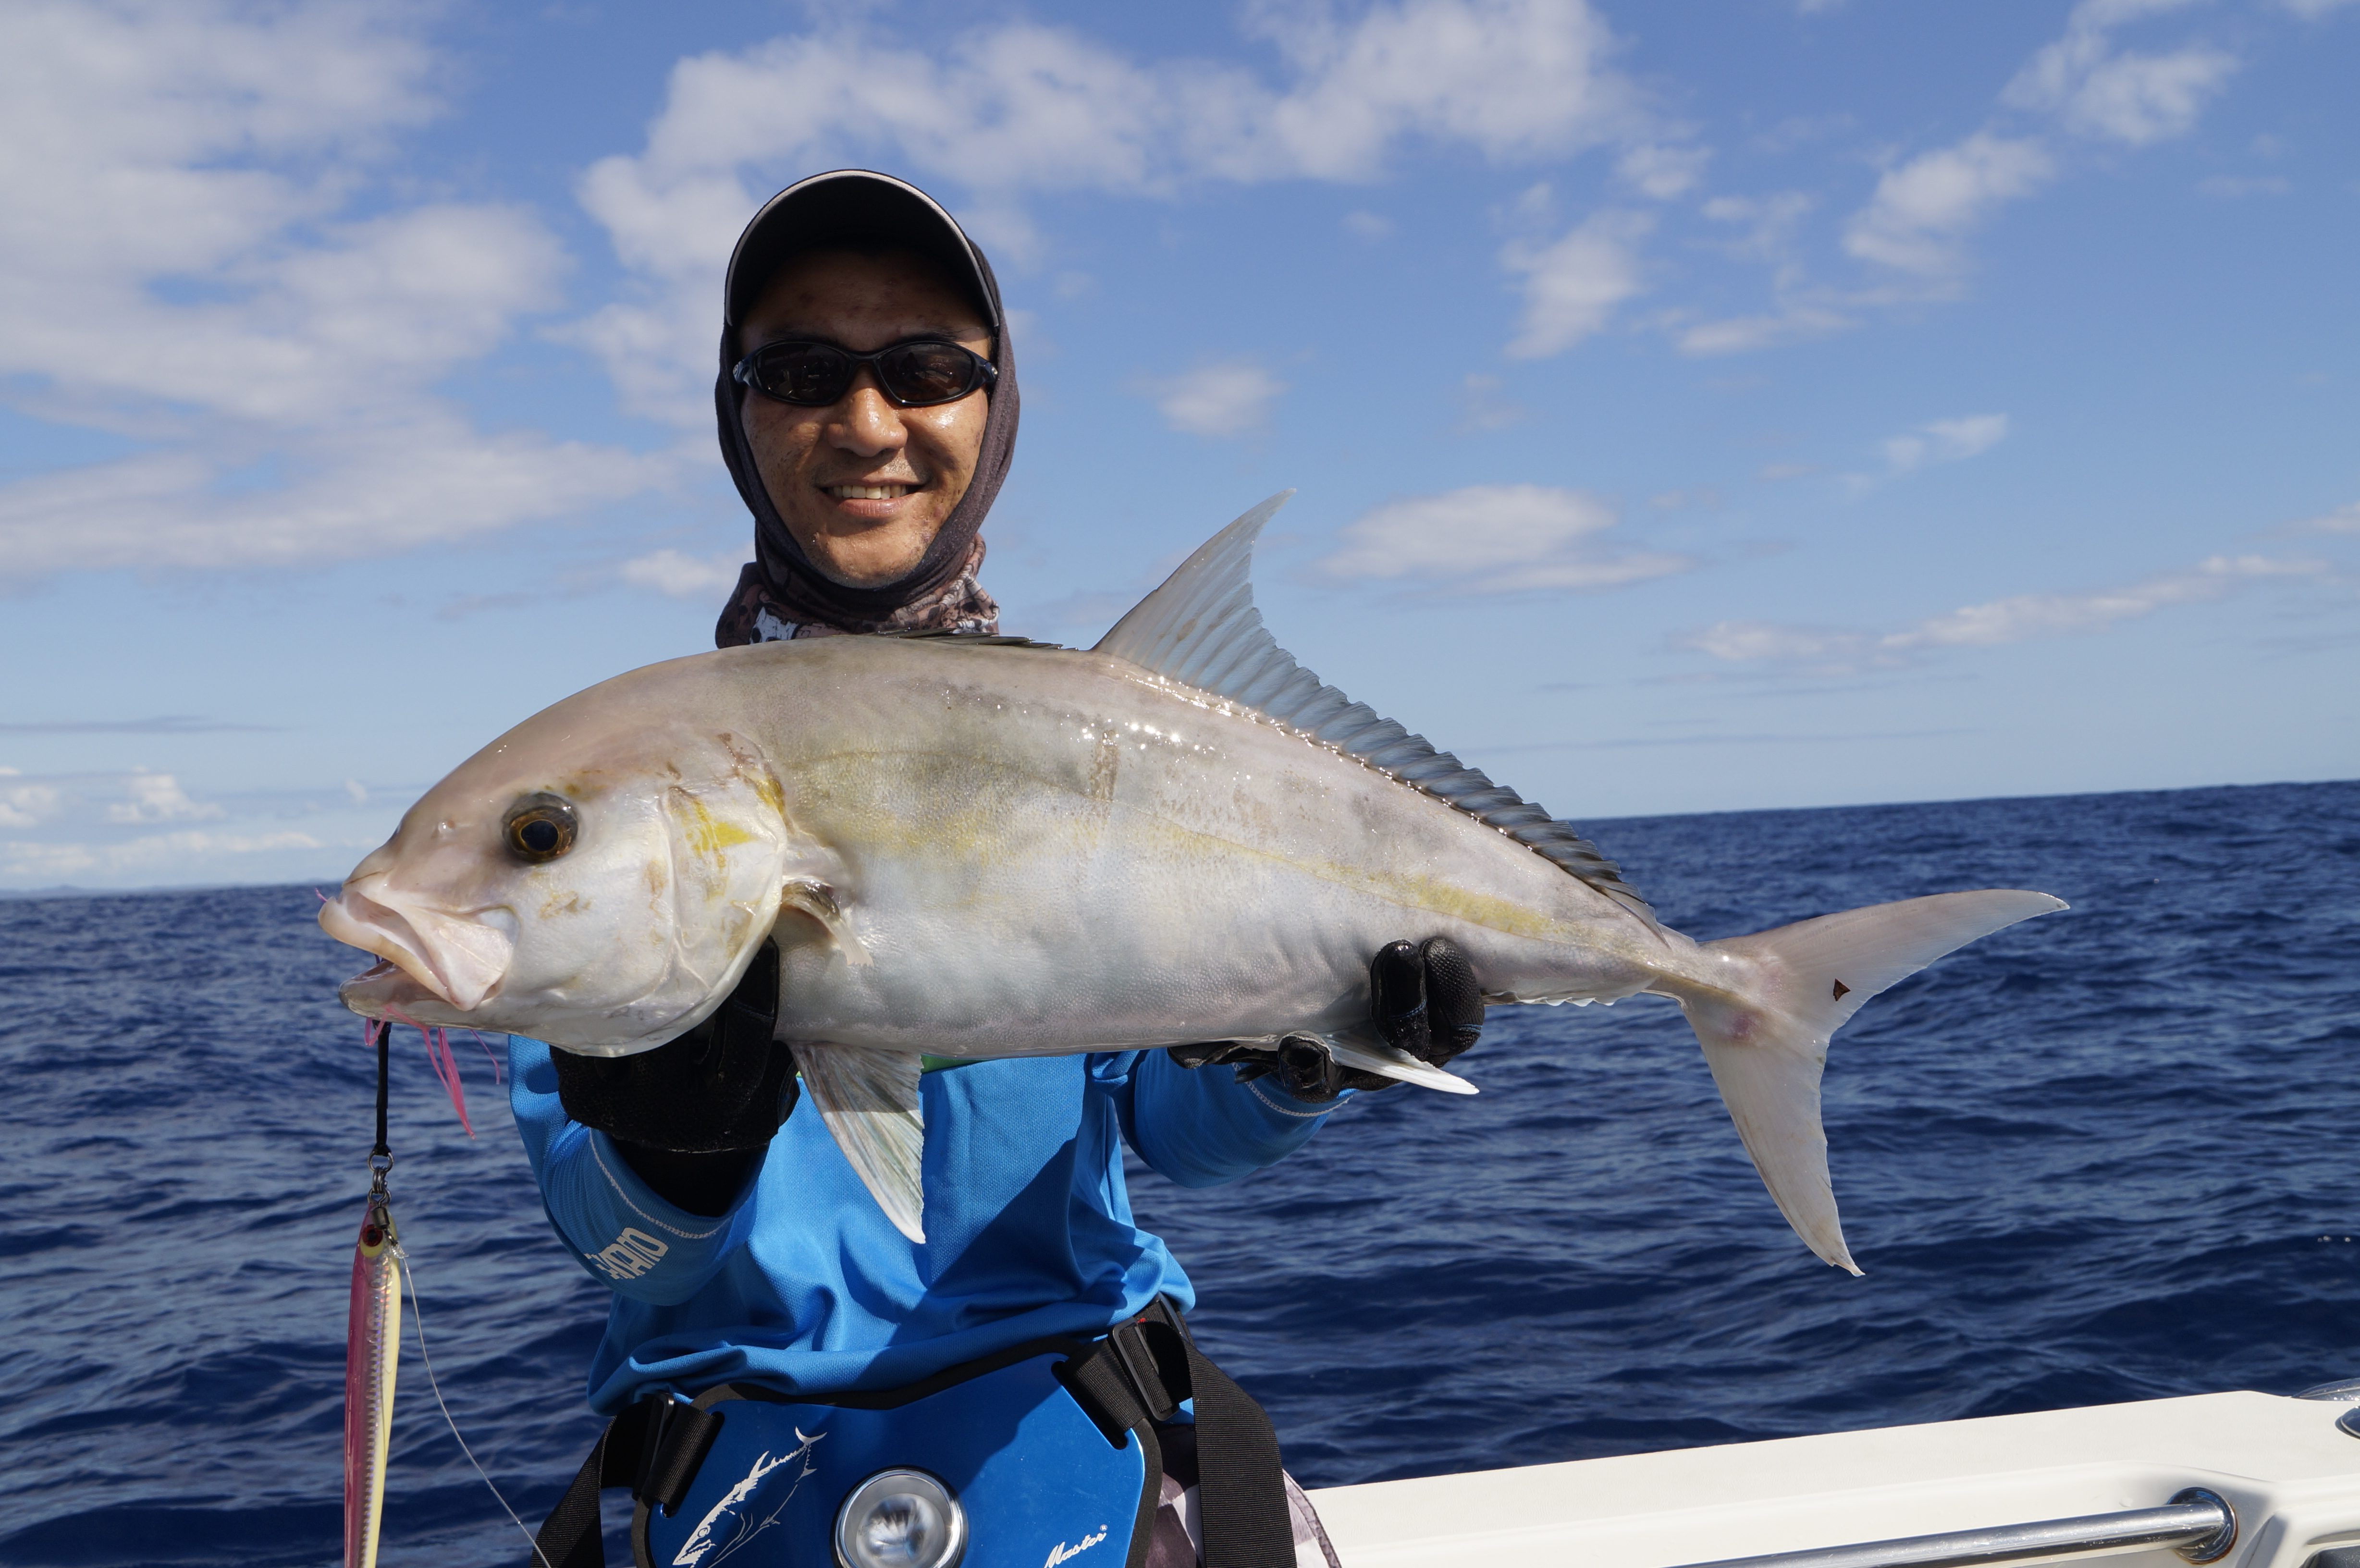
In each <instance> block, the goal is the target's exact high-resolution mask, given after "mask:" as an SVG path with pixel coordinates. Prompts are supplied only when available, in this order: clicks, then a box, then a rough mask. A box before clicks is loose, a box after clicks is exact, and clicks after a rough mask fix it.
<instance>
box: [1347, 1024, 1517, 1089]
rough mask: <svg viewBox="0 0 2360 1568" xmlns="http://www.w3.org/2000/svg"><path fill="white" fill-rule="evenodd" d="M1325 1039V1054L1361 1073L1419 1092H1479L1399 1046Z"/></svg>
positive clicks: (1364, 1041)
mask: <svg viewBox="0 0 2360 1568" xmlns="http://www.w3.org/2000/svg"><path fill="white" fill-rule="evenodd" d="M1323 1038H1326V1039H1327V1054H1328V1055H1330V1056H1333V1057H1334V1058H1335V1059H1336V1061H1337V1062H1338V1064H1340V1065H1342V1066H1345V1067H1357V1068H1359V1069H1360V1071H1361V1072H1363V1073H1378V1074H1380V1075H1382V1076H1383V1077H1387V1078H1396V1079H1399V1080H1400V1081H1401V1082H1403V1083H1415V1084H1416V1085H1417V1086H1418V1087H1419V1088H1421V1089H1439V1090H1441V1091H1442V1092H1443V1093H1444V1094H1480V1093H1482V1091H1481V1090H1480V1089H1478V1088H1476V1087H1475V1085H1474V1084H1472V1083H1469V1082H1467V1080H1466V1079H1464V1078H1461V1077H1460V1076H1459V1074H1458V1073H1446V1072H1444V1071H1443V1070H1442V1069H1441V1068H1439V1067H1437V1066H1435V1065H1433V1064H1432V1063H1431V1062H1420V1061H1419V1060H1418V1059H1417V1058H1416V1057H1415V1056H1412V1055H1411V1054H1410V1053H1409V1052H1408V1051H1404V1050H1402V1049H1401V1048H1400V1047H1398V1046H1392V1045H1386V1044H1383V1043H1382V1042H1381V1041H1378V1040H1338V1039H1335V1038H1333V1037H1323Z"/></svg>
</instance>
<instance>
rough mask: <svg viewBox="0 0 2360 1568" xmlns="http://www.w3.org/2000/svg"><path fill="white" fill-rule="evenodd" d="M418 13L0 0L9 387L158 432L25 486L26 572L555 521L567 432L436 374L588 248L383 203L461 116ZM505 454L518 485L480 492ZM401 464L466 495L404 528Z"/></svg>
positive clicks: (22, 554) (485, 221)
mask: <svg viewBox="0 0 2360 1568" xmlns="http://www.w3.org/2000/svg"><path fill="white" fill-rule="evenodd" d="M416 25H417V23H416V20H415V18H414V16H411V15H410V14H409V13H406V12H403V11H401V10H399V9H398V8H396V7H392V6H389V5H331V4H311V5H302V4H297V5H282V6H272V7H268V8H261V9H256V8H246V9H234V8H232V7H229V6H227V5H218V4H208V3H205V0H191V3H186V4H180V3H174V4H163V3H156V0H145V3H142V0H132V3H128V4H123V5H110V6H97V5H60V4H38V3H36V4H27V5H12V6H9V7H7V8H5V10H0V377H5V378H6V385H8V386H9V387H10V392H9V394H8V396H9V397H11V399H12V400H13V401H15V402H16V404H17V405H18V406H19V407H20V408H24V409H25V410H26V411H27V412H28V413H30V414H31V415H33V416H34V417H35V418H38V419H48V420H60V421H68V422H72V423H78V424H83V425H89V426H96V427H99V428H103V429H106V430H115V431H117V432H120V433H124V434H127V435H131V436H134V437H137V438H138V439H139V440H140V441H141V442H142V443H143V445H144V448H145V450H144V451H142V452H140V453H139V454H138V455H137V456H135V457H132V458H127V459H124V460H121V461H119V462H115V463H105V464H99V465H94V466H91V467H86V468H82V469H69V470H52V471H50V472H49V473H45V474H34V475H31V476H29V477H27V478H23V479H19V480H17V481H16V482H15V483H13V484H10V485H6V486H5V487H0V575H27V574H33V573H39V572H53V571H57V570H60V569H66V568H74V567H101V568H104V567H110V566H120V565H126V564H137V565H143V566H161V565H173V566H198V567H202V566H209V565H219V564H230V565H236V564H248V563H253V562H257V561H288V560H311V559H320V558H323V557H333V556H337V555H349V554H356V553H364V552H375V551H378V550H390V549H399V548H400V547H401V546H402V545H403V544H405V543H408V542H414V540H415V539H417V538H418V537H420V536H421V535H424V536H427V537H448V536H449V535H451V534H454V533H459V532H467V531H475V530H477V529H481V528H497V527H502V526H505V525H507V524H509V523H512V522H515V521H518V520H519V519H521V518H524V517H539V516H546V515H550V512H551V511H552V507H551V506H550V505H549V504H548V501H547V498H546V496H545V495H544V493H543V492H541V490H540V489H539V487H538V486H537V485H535V484H534V483H532V482H531V481H530V480H529V479H528V480H526V481H525V482H523V483H517V482H516V481H517V480H519V478H522V477H523V476H522V475H519V474H517V473H516V472H515V470H516V469H517V467H518V461H519V459H522V460H525V466H527V467H528V468H535V472H536V473H537V474H547V471H548V466H549V465H548V464H547V463H541V464H539V465H538V466H537V467H536V465H535V464H533V463H531V462H530V458H531V456H532V454H534V453H535V452H539V453H542V454H547V453H549V452H553V451H556V450H560V449H556V448H554V447H553V445H552V443H550V442H548V441H543V440H541V439H540V438H536V437H530V436H522V435H519V436H504V437H486V436H483V435H480V434H478V433H476V432H475V430H473V429H472V427H471V426H470V425H469V424H468V422H467V421H466V420H465V419H464V418H463V417H462V416H461V415H460V414H459V413H458V411H457V410H456V408H454V407H453V405H451V404H449V403H448V402H447V401H445V400H444V399H443V398H442V397H439V396H438V395H437V393H436V391H435V388H436V387H437V385H438V384H439V383H440V382H441V381H442V380H443V378H444V377H445V376H448V375H449V374H450V373H451V372H452V371H453V370H454V369H457V368H459V367H461V366H463V365H466V364H468V363H470V362H472V361H475V360H477V359H479V358H481V357H482V356H483V355H484V354H487V353H489V352H491V351H492V350H493V349H495V348H497V346H498V345H499V344H500V343H503V342H504V341H506V340H507V339H508V337H509V336H510V335H511V333H512V332H513V330H514V326H515V323H516V321H517V320H518V318H519V317H520V316H522V315H525V314H528V313H530V312H532V311H535V310H549V309H552V308H553V307H554V306H555V305H556V304H557V303H558V299H557V292H556V291H557V288H558V285H559V282H560V279H561V277H562V274H563V264H564V258H563V251H562V249H561V247H560V246H559V245H558V243H557V241H556V240H555V239H554V238H553V237H552V235H551V234H549V233H548V231H547V230H546V229H545V228H543V227H542V225H541V223H540V222H539V221H538V220H537V219H536V218H534V217H533V216H532V215H530V213H529V212H523V211H521V210H519V209H517V208H514V207H510V206H507V205H502V204H497V203H488V202H475V203H470V202H457V201H426V202H422V203H415V204H410V205H406V206H404V205H399V204H397V205H396V206H394V207H392V208H390V209H384V208H382V207H381V206H380V205H379V203H378V198H379V196H380V194H381V193H380V191H378V189H377V185H376V184H375V183H374V180H375V174H374V173H373V171H374V170H377V169H379V168H380V167H381V166H382V164H383V162H384V155H385V154H386V152H387V151H388V147H389V146H390V143H391V140H392V138H393V137H394V136H397V135H398V134H399V133H400V132H403V131H406V130H408V129H410V128H411V127H413V126H415V125H419V124H421V123H422V122H423V121H425V120H426V119H428V118H430V117H431V116H432V114H434V113H435V112H436V104H435V103H434V101H433V98H432V95H431V93H429V91H428V88H427V82H428V80H429V78H430V77H431V76H432V73H433V71H434V70H435V68H436V63H437V62H436V61H435V60H434V59H433V58H432V55H431V53H430V51H429V50H428V49H426V47H425V46H424V45H423V44H422V43H421V41H420V40H419V38H417V37H416V36H415V34H414V29H415V27H416ZM364 203H366V204H368V205H370V206H373V207H377V209H378V210H376V211H373V212H369V213H368V214H367V215H355V214H356V212H358V211H359V210H360V209H361V208H362V207H363V205H364ZM392 441H414V444H412V445H410V446H409V447H408V449H407V451H406V452H402V453H396V452H389V451H388V446H389V445H390V444H391V442H392ZM583 455H587V454H583ZM590 461H592V463H593V464H594V466H597V465H598V462H597V459H596V458H595V456H593V457H591V459H590ZM487 465H488V467H489V468H490V469H491V470H493V472H492V473H490V474H488V477H489V478H490V480H491V484H490V487H489V490H488V491H486V492H479V493H476V494H474V495H460V494H456V492H458V491H460V490H461V488H462V486H463V485H471V484H472V483H473V482H475V481H477V480H481V479H484V478H486V477H487V475H486V466H487ZM405 469H407V470H409V471H410V473H408V474H405V473H403V472H402V471H403V470H405ZM626 471H627V470H626V468H624V467H618V466H617V464H616V463H612V462H608V463H605V465H604V467H603V472H604V474H605V475H606V480H607V481H609V482H612V481H615V480H617V479H620V478H622V477H623V475H624V474H625V472H626ZM445 472H448V473H451V474H453V476H454V481H455V482H453V483H448V484H445V483H439V482H438V480H437V478H436V476H437V475H438V474H443V473H445ZM633 476H634V478H635V479H636V480H637V481H638V482H639V483H642V484H644V483H646V482H647V475H646V474H640V473H637V472H634V474H633ZM388 478H390V479H391V480H393V481H394V483H395V488H396V490H397V491H398V492H399V495H401V496H402V497H404V498H405V499H407V500H410V501H414V502H422V503H424V504H425V505H427V506H443V505H444V504H445V503H446V502H447V501H455V502H456V503H457V505H456V507H455V511H454V513H453V515H452V516H451V517H446V518H444V519H443V520H425V519H420V520H416V521H405V520H403V519H401V518H399V517H397V518H393V519H390V520H391V523H392V526H391V527H390V528H388V527H387V526H386V524H387V523H388V518H387V517H386V516H385V513H386V510H387V508H386V506H383V505H381V504H379V501H378V498H377V497H374V496H372V495H369V494H368V493H367V492H368V491H369V489H370V487H372V486H374V485H379V484H382V483H383V482H385V481H386V480H388ZM558 488H559V490H560V491H563V488H564V486H563V480H562V478H561V479H560V482H559V485H558ZM609 493H610V494H611V492H609ZM496 498H497V499H496ZM572 504H573V502H572V501H571V500H570V499H569V500H567V501H565V502H563V503H561V505H572Z"/></svg>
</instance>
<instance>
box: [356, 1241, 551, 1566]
mask: <svg viewBox="0 0 2360 1568" xmlns="http://www.w3.org/2000/svg"><path fill="white" fill-rule="evenodd" d="M393 1256H394V1259H395V1261H397V1262H399V1264H400V1265H401V1278H402V1281H403V1282H404V1283H405V1284H407V1285H408V1286H409V1287H410V1326H411V1327H413V1328H415V1329H416V1330H417V1331H418V1359H419V1360H420V1361H421V1362H423V1363H424V1364H425V1366H426V1386H427V1387H428V1388H432V1390H433V1391H434V1404H435V1408H436V1409H438V1410H441V1411H442V1412H443V1425H445V1426H447V1427H449V1428H450V1429H451V1436H452V1438H453V1440H454V1441H455V1442H456V1443H458V1444H459V1452H460V1453H462V1454H465V1455H466V1456H467V1463H468V1464H470V1465H474V1466H475V1474H476V1475H481V1476H483V1478H484V1485H485V1486H490V1487H491V1489H492V1496H493V1497H494V1498H495V1499H497V1501H498V1503H499V1505H500V1508H501V1509H502V1510H503V1511H504V1512H506V1513H507V1515H508V1518H509V1519H511V1520H512V1521H514V1523H515V1525H516V1527H517V1529H519V1530H523V1531H524V1538H525V1540H526V1541H529V1542H530V1543H531V1546H532V1554H533V1556H535V1557H536V1558H539V1559H540V1560H541V1568H554V1565H553V1564H552V1563H551V1562H550V1561H549V1559H548V1557H547V1556H545V1555H543V1553H542V1552H541V1542H540V1541H539V1540H538V1539H536V1538H535V1537H534V1535H533V1533H532V1531H531V1530H528V1529H526V1527H525V1522H524V1520H522V1519H518V1518H517V1511H516V1509H514V1508H509V1507H508V1498H507V1497H502V1496H501V1494H500V1489H499V1487H498V1486H497V1485H495V1484H494V1483H493V1480H492V1477H491V1473H490V1472H488V1471H486V1469H485V1468H484V1465H483V1462H482V1461H481V1460H479V1459H477V1458H476V1457H475V1450H474V1449H472V1448H470V1447H468V1446H467V1440H466V1439H465V1438H464V1437H461V1436H460V1435H459V1423H458V1422H457V1421H453V1420H452V1419H451V1407H450V1406H449V1405H447V1404H445V1403H443V1385H442V1383H441V1381H440V1380H438V1379H437V1378H436V1377H435V1376H434V1358H433V1357H432V1356H429V1355H427V1354H426V1314H425V1313H424V1312H420V1311H419V1310H418V1301H419V1296H418V1276H417V1275H415V1274H413V1273H411V1272H410V1254H409V1253H407V1252H405V1251H403V1250H402V1249H401V1246H400V1244H399V1243H398V1242H397V1243H396V1244H395V1245H394V1248H393Z"/></svg>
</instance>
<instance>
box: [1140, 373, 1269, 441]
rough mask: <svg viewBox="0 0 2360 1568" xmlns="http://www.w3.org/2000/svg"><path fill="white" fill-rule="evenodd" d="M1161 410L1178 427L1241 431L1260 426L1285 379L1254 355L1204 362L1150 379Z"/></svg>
mask: <svg viewBox="0 0 2360 1568" xmlns="http://www.w3.org/2000/svg"><path fill="white" fill-rule="evenodd" d="M1145 387H1146V389H1147V391H1148V392H1149V394H1150V395H1151V396H1153V397H1154V399H1155V407H1156V409H1157V411H1159V412H1160V413H1162V414H1163V416H1164V422H1165V423H1166V424H1168V425H1170V426H1171V427H1172V428H1173V429H1174V430H1183V431H1185V432H1186V433H1188V434H1189V435H1196V436H1238V435H1244V434H1246V433H1247V432H1248V431H1250V430H1259V429H1260V428H1261V427H1262V425H1263V424H1264V422H1265V421H1267V420H1268V419H1269V417H1270V406H1271V404H1272V402H1273V400H1275V399H1276V397H1278V395H1279V394H1280V393H1281V392H1284V391H1285V390H1286V384H1285V383H1284V382H1283V381H1281V380H1279V379H1278V377H1276V376H1273V375H1272V374H1271V373H1270V372H1269V371H1267V370H1265V369H1263V368H1262V366H1261V365H1256V364H1254V363H1253V362H1252V361H1251V360H1232V361H1229V362H1228V363H1226V364H1220V365H1200V366H1199V367H1197V368H1196V369H1195V370H1191V371H1187V372H1185V373H1184V374H1182V375H1179V376H1172V377H1170V378H1168V379H1164V380H1158V381H1152V382H1148V383H1146V384H1145Z"/></svg>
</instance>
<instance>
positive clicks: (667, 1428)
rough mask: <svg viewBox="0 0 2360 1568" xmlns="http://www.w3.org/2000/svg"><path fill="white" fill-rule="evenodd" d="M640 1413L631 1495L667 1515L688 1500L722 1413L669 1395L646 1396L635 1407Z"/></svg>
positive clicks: (719, 1428)
mask: <svg viewBox="0 0 2360 1568" xmlns="http://www.w3.org/2000/svg"><path fill="white" fill-rule="evenodd" d="M633 1409H635V1410H639V1411H642V1412H644V1413H643V1414H642V1415H641V1417H640V1420H641V1421H643V1422H644V1423H645V1424H644V1425H643V1426H642V1428H641V1430H640V1434H639V1464H638V1465H636V1466H635V1467H634V1474H633V1475H632V1477H631V1496H632V1497H636V1498H638V1499H639V1501H640V1502H643V1503H646V1504H648V1505H649V1506H650V1507H651V1508H661V1509H663V1511H664V1514H665V1517H667V1518H669V1517H671V1515H672V1511H673V1510H674V1509H675V1508H679V1507H680V1501H681V1499H682V1498H683V1497H687V1496H688V1488H689V1485H690V1483H691V1482H693V1481H694V1480H695V1479H696V1471H697V1467H698V1466H699V1465H703V1464H704V1463H705V1454H708V1453H710V1452H711V1451H712V1448H713V1440H714V1439H715V1438H716V1437H719V1436H720V1435H721V1420H722V1418H721V1412H720V1411H718V1410H698V1409H697V1408H696V1407H695V1406H694V1405H693V1404H690V1403H689V1402H688V1401H687V1400H685V1399H678V1398H676V1397H675V1396H673V1395H672V1394H671V1393H669V1392H665V1393H657V1394H650V1395H648V1396H646V1397H645V1398H644V1399H640V1400H639V1403H638V1404H637V1405H636V1406H634V1407H633Z"/></svg>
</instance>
